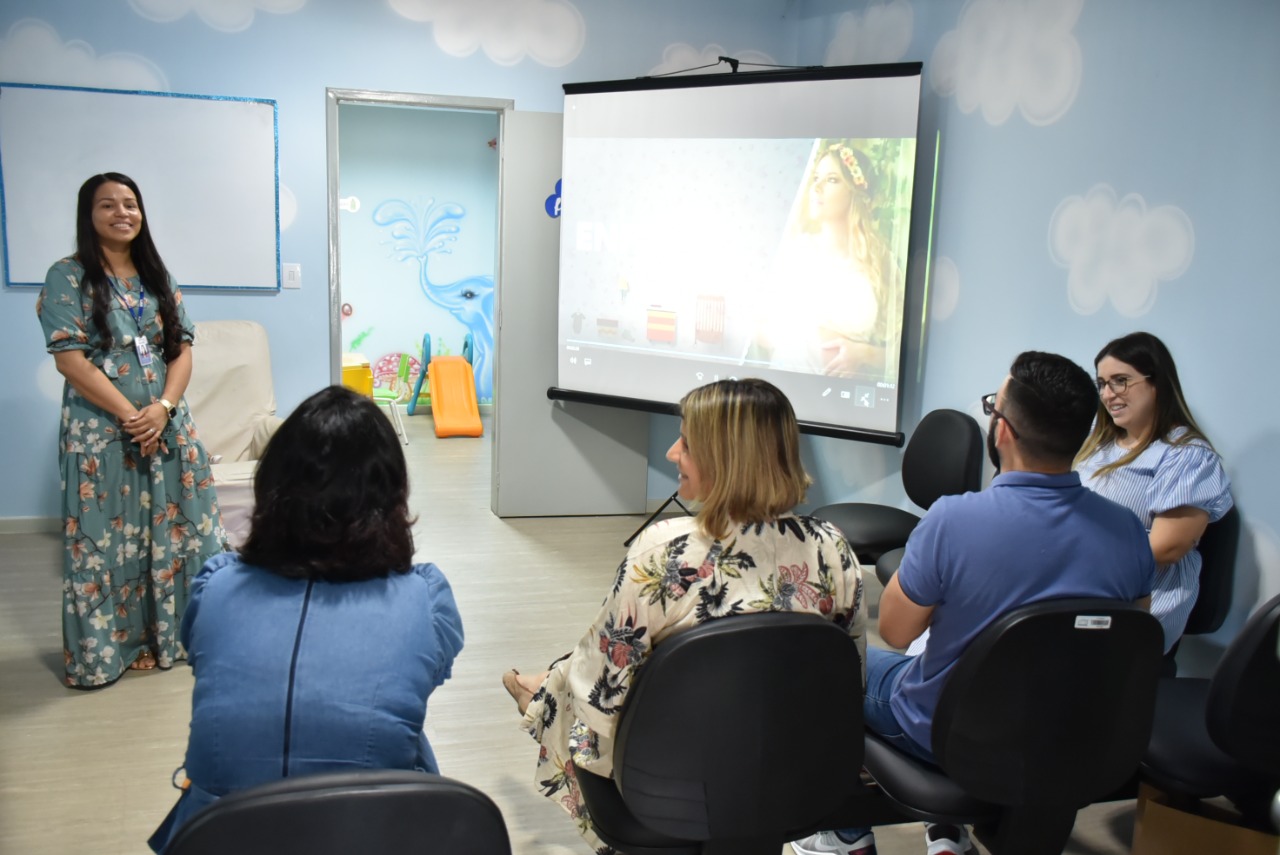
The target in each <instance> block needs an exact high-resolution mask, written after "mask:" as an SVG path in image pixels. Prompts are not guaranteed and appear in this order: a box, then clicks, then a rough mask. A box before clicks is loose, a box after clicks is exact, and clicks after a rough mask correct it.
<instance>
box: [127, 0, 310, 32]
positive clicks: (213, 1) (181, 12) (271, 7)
mask: <svg viewBox="0 0 1280 855" xmlns="http://www.w3.org/2000/svg"><path fill="white" fill-rule="evenodd" d="M306 4H307V0H129V5H130V6H132V7H133V11H135V12H137V13H138V14H139V15H141V16H142V17H144V18H146V19H147V20H150V21H156V22H157V23H161V24H169V23H172V22H174V21H177V20H180V19H182V18H184V17H186V16H187V15H188V14H189V13H191V12H195V13H196V14H197V15H199V16H200V20H201V21H204V23H205V25H206V26H209V27H212V28H213V29H215V30H220V31H222V32H224V33H238V32H240V31H241V30H247V29H249V27H250V26H251V25H252V24H253V17H254V15H255V14H256V13H257V11H258V10H259V9H261V10H262V11H263V12H271V13H273V14H276V15H289V14H292V13H293V12H297V11H298V10H299V9H301V8H302V7H303V6H305V5H306Z"/></svg>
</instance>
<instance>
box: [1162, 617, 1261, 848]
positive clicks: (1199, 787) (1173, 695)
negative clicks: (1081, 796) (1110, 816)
mask: <svg viewBox="0 0 1280 855" xmlns="http://www.w3.org/2000/svg"><path fill="white" fill-rule="evenodd" d="M1278 627H1280V596H1277V597H1273V598H1272V599H1270V600H1268V601H1267V602H1266V603H1265V604H1263V606H1262V607H1261V608H1259V609H1258V610H1257V611H1256V612H1255V613H1254V614H1253V616H1252V617H1250V618H1249V620H1248V621H1247V622H1246V623H1245V625H1244V628H1243V629H1242V630H1241V631H1240V634H1239V635H1238V636H1236V638H1235V640H1233V641H1232V642H1231V644H1230V645H1228V647H1227V650H1226V653H1224V654H1223V657H1222V661H1221V662H1219V663H1218V667H1217V669H1216V670H1215V671H1214V674H1213V678H1212V679H1188V678H1170V677H1166V678H1164V679H1162V680H1161V681H1160V686H1159V693H1158V695H1157V699H1156V716H1155V725H1154V727H1153V729H1152V734H1151V744H1150V746H1149V747H1148V749H1147V752H1146V756H1145V758H1144V759H1143V761H1142V767H1141V772H1142V776H1143V778H1145V779H1147V780H1149V781H1150V782H1151V783H1153V784H1154V785H1155V786H1156V787H1158V788H1160V789H1161V790H1164V791H1166V792H1168V793H1170V794H1173V795H1182V796H1184V797H1187V798H1189V799H1202V798H1210V797H1214V796H1226V797H1228V798H1229V799H1231V800H1232V801H1233V802H1235V804H1236V805H1237V807H1239V808H1240V809H1241V811H1242V813H1244V815H1245V818H1246V820H1247V821H1249V822H1251V823H1252V824H1254V825H1257V826H1258V827H1265V825H1266V822H1267V813H1268V807H1269V802H1270V801H1271V795H1272V793H1274V792H1275V791H1276V790H1277V788H1280V658H1278V652H1277V651H1278V648H1277V632H1278Z"/></svg>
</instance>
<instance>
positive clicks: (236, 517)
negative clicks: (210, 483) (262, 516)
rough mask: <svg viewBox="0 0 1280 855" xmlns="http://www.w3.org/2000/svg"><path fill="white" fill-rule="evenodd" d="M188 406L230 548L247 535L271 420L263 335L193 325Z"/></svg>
mask: <svg viewBox="0 0 1280 855" xmlns="http://www.w3.org/2000/svg"><path fill="white" fill-rule="evenodd" d="M186 399H187V406H188V407H190V409H191V416H192V418H193V419H194V420H195V423H196V430H197V431H198V432H199V436H200V440H201V442H203V443H204V447H205V450H206V451H208V452H209V456H210V458H211V459H212V460H213V461H214V463H213V467H212V468H213V480H214V485H215V487H216V488H217V491H218V507H220V508H221V509H222V524H223V526H224V527H225V528H226V530H227V537H228V538H229V539H230V541H231V545H232V547H237V548H238V547H239V546H240V545H241V544H242V543H243V542H244V539H245V538H246V537H247V536H248V534H249V521H250V518H251V517H252V515H253V471H254V469H255V468H256V467H257V465H258V458H259V457H261V456H262V452H263V450H264V449H265V448H266V447H267V440H269V439H270V438H271V435H272V434H273V433H275V430H276V428H277V427H278V426H279V425H280V422H281V420H280V419H279V418H278V417H277V416H276V393H275V385H274V384H273V383H272V380H271V350H270V348H269V347H268V344H267V331H266V330H265V329H263V327H262V325H261V324H259V323H257V322H255V321H203V322H201V323H198V324H196V340H195V344H194V345H193V347H192V365H191V382H190V383H189V384H188V385H187V393H186Z"/></svg>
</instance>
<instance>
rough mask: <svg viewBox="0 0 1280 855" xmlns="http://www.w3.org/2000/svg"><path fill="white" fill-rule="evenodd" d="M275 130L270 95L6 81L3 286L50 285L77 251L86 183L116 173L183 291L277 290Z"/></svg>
mask: <svg viewBox="0 0 1280 855" xmlns="http://www.w3.org/2000/svg"><path fill="white" fill-rule="evenodd" d="M51 116H52V117H55V118H53V119H51V118H50V117H51ZM62 116H70V117H71V118H61V117H62ZM97 127H101V128H102V130H101V132H95V130H94V129H95V128H97ZM279 129H280V122H279V107H278V105H277V104H276V102H275V101H274V100H270V99H264V98H242V97H232V96H211V95H189V94H181V93H172V92H154V91H147V90H121V89H95V88H90V87H78V86H51V85H43V84H34V83H3V82H0V255H2V257H3V261H4V273H5V285H6V287H9V288H30V287H41V286H42V285H43V284H44V271H45V270H46V269H47V268H48V266H49V265H50V264H52V263H53V262H54V261H56V260H58V259H59V258H62V257H65V256H67V255H69V254H71V253H72V252H73V251H74V244H75V204H76V191H77V190H78V189H79V187H80V184H81V183H82V182H83V181H84V180H85V179H86V178H88V177H89V176H90V175H93V174H96V173H98V172H106V171H116V172H124V173H126V174H128V175H129V176H130V177H131V178H133V179H134V180H136V181H137V182H138V185H139V188H140V190H141V191H142V194H143V200H144V204H145V205H146V209H147V217H148V222H149V224H150V227H151V231H152V235H153V237H154V238H155V242H156V246H157V247H158V248H159V250H160V253H161V255H162V256H163V257H164V259H165V263H166V265H167V266H168V267H169V268H170V271H171V272H172V273H173V274H174V277H175V278H176V279H177V280H178V284H179V285H180V287H182V289H183V290H199V291H224V290H233V291H256V292H261V291H279V290H280V288H281V286H282V282H281V270H280V130H279ZM175 141H176V142H177V144H175Z"/></svg>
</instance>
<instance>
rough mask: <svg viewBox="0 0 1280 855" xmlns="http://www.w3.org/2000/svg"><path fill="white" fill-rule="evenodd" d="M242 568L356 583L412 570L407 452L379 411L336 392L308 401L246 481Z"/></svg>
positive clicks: (341, 390)
mask: <svg viewBox="0 0 1280 855" xmlns="http://www.w3.org/2000/svg"><path fill="white" fill-rule="evenodd" d="M253 497H254V510H253V524H252V527H251V529H250V532H249V538H248V540H247V541H246V542H245V544H244V546H243V548H241V550H240V554H241V557H242V558H243V559H244V560H245V562H246V563H248V564H252V565H254V566H257V567H261V568H263V569H265V570H269V571H271V572H272V573H276V574H278V575H280V576H285V577H287V578H290V579H316V580H324V581H328V582H355V581H360V580H363V579H373V578H378V577H383V576H387V575H390V574H391V573H407V572H408V571H409V570H410V569H411V568H412V563H413V535H412V533H411V532H410V526H412V525H413V522H414V520H413V518H412V517H410V515H409V477H408V471H407V469H406V467H405V460H404V452H403V451H401V450H400V440H399V438H398V437H397V436H396V433H395V431H394V430H392V429H391V423H390V422H389V421H388V420H387V417H386V416H384V415H383V414H382V412H381V410H379V409H378V406H377V404H375V403H373V401H371V400H370V399H368V398H365V397H362V396H360V395H357V394H355V393H354V392H352V391H350V390H348V389H344V388H342V387H341V386H330V387H329V388H327V389H322V390H321V391H319V392H317V393H316V394H314V395H312V396H311V397H310V398H307V399H306V400H305V401H303V402H302V403H301V404H299V405H298V408H297V409H296V410H294V411H293V413H292V415H290V416H289V418H287V419H285V420H284V424H282V425H281V426H280V429H279V430H277V431H276V433H275V435H274V436H272V438H271V441H270V442H269V443H268V444H267V450H266V451H265V452H264V453H263V455H262V460H260V461H259V462H258V469H257V472H256V473H255V475H254V481H253Z"/></svg>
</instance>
